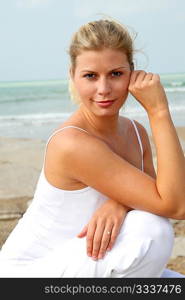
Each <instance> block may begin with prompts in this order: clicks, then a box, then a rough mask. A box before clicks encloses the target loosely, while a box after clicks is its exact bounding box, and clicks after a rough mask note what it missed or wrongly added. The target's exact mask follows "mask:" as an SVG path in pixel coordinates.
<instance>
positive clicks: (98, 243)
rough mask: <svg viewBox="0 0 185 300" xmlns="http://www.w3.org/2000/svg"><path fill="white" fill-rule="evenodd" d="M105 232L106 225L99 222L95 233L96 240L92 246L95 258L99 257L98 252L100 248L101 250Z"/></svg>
mask: <svg viewBox="0 0 185 300" xmlns="http://www.w3.org/2000/svg"><path fill="white" fill-rule="evenodd" d="M103 232H104V225H103V224H98V226H97V227H96V231H95V234H94V240H93V248H92V257H93V259H97V258H98V254H99V250H100V247H101V242H102V236H103Z"/></svg>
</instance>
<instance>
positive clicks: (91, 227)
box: [78, 199, 129, 260]
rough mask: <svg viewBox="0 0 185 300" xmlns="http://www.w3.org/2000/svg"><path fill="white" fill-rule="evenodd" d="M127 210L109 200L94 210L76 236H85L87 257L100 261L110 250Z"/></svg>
mask: <svg viewBox="0 0 185 300" xmlns="http://www.w3.org/2000/svg"><path fill="white" fill-rule="evenodd" d="M128 210H129V208H128V207H125V206H123V205H122V204H120V203H118V202H117V201H114V200H112V199H109V200H107V201H105V203H103V205H102V206H101V207H100V208H98V209H97V210H96V212H95V213H94V215H93V216H92V218H91V220H90V222H89V223H88V224H87V225H86V226H85V227H84V228H83V230H82V231H81V232H80V233H79V234H78V237H79V238H82V237H84V236H87V255H88V256H92V258H93V259H95V260H96V259H101V258H103V256H104V255H105V253H106V251H107V250H108V251H109V250H111V248H112V247H113V244H114V242H115V240H116V238H117V235H118V233H119V231H120V227H121V225H122V223H123V221H124V218H125V216H126V213H127V212H128Z"/></svg>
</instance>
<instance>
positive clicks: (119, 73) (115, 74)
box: [111, 71, 123, 77]
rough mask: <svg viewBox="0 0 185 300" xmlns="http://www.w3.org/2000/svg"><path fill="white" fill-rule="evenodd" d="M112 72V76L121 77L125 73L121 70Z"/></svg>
mask: <svg viewBox="0 0 185 300" xmlns="http://www.w3.org/2000/svg"><path fill="white" fill-rule="evenodd" d="M111 74H112V77H120V76H121V75H122V74H123V73H122V72H119V71H114V72H112V73H111Z"/></svg>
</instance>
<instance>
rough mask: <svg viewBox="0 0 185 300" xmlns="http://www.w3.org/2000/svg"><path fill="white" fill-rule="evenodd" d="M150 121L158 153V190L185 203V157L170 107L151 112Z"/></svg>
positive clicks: (164, 197) (180, 202) (163, 195)
mask: <svg viewBox="0 0 185 300" xmlns="http://www.w3.org/2000/svg"><path fill="white" fill-rule="evenodd" d="M149 121H150V125H151V129H152V134H153V138H154V142H155V146H156V153H157V178H156V185H157V190H158V192H159V194H160V196H161V198H162V199H164V200H168V201H176V203H177V205H178V204H180V205H181V204H183V202H184V205H185V158H184V154H183V151H182V148H181V145H180V142H179V139H178V136H177V133H176V130H175V127H174V125H173V122H172V119H171V116H170V112H169V109H168V108H166V109H165V110H163V111H158V112H156V113H153V114H149ZM170 199H171V200H170Z"/></svg>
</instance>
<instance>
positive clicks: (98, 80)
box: [71, 49, 131, 115]
mask: <svg viewBox="0 0 185 300" xmlns="http://www.w3.org/2000/svg"><path fill="white" fill-rule="evenodd" d="M71 75H72V79H73V84H74V87H75V89H76V91H77V94H78V96H79V98H80V101H81V103H82V104H83V105H84V106H85V107H86V108H87V109H88V110H90V111H92V112H94V113H95V114H98V115H112V114H116V113H118V112H119V109H120V108H121V106H122V105H123V104H124V102H125V100H126V98H127V96H128V85H129V81H130V75H131V70H130V65H129V63H128V59H127V56H126V55H125V54H124V53H123V52H121V51H118V50H112V49H104V50H100V51H94V50H89V51H83V52H82V53H81V54H80V55H78V56H77V59H76V68H75V71H74V73H73V74H71Z"/></svg>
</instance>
